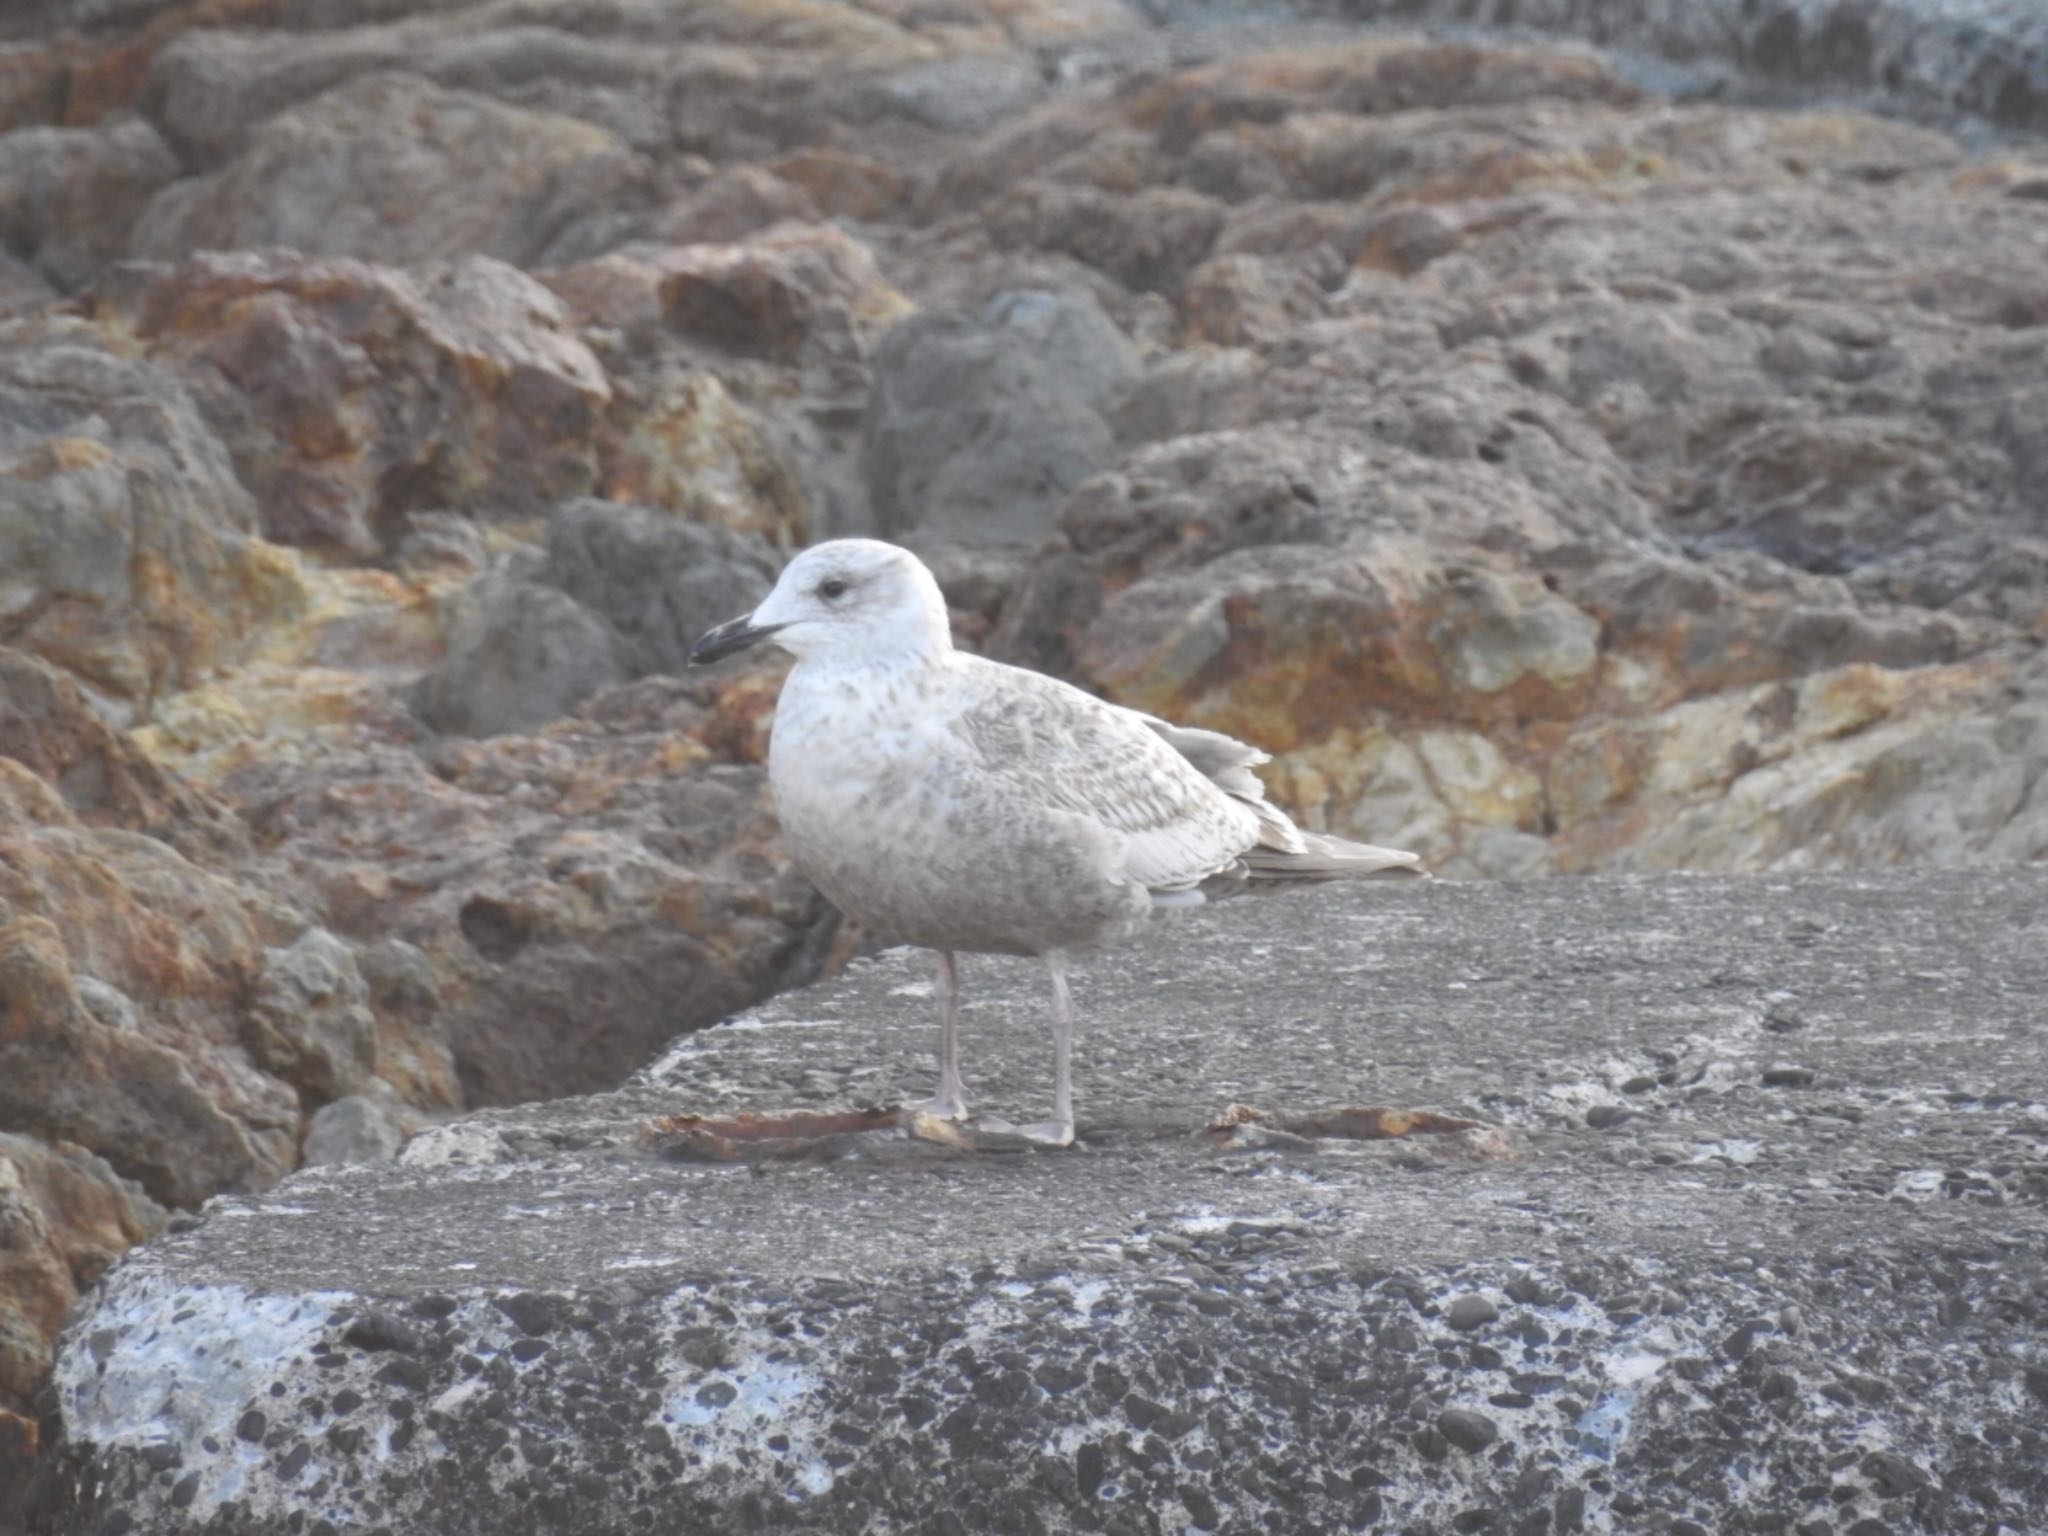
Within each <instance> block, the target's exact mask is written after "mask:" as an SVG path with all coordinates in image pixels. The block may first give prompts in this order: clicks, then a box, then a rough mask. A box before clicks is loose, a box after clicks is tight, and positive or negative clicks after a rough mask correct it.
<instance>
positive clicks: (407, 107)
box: [135, 71, 647, 265]
mask: <svg viewBox="0 0 2048 1536" xmlns="http://www.w3.org/2000/svg"><path fill="white" fill-rule="evenodd" d="M646 177H647V166H646V163H645V162H644V161H643V160H642V159H641V158H640V157H639V156H638V155H636V154H635V153H634V152H633V151H632V150H631V149H630V148H628V147H627V146H626V145H625V144H624V143H623V142H621V141H620V140H619V139H618V138H617V137H616V136H614V135H613V134H611V133H608V132H606V131H605V130H603V129H600V128H594V127H592V126H590V125H589V124H587V123H582V122H578V121H576V120H575V119H573V118H564V117H559V116H556V115H555V114H553V113H548V112H533V111H527V110H525V109H523V108H518V107H511V106H506V105H505V104H503V103H501V102H498V101H494V100H492V99H491V98H490V97H487V96H480V95H476V94H474V93H473V92H469V91H459V90H457V91H451V90H444V89H442V88H441V87H439V86H437V85H434V84H432V83H431V82H429V81H426V80H422V79H420V78H419V77H418V76H416V75H411V74H406V73H402V72H397V71H391V72H379V73H374V74H366V75H360V76H357V77H356V78H354V79H352V80H349V81H348V82H347V83H345V84H342V85H338V86H336V87H335V88H334V89H332V90H329V91H326V92H324V93H322V94H319V95H316V96H314V97H313V98H312V99H311V100H309V101H305V102H304V103H303V104H302V105H298V106H294V107H291V108H289V109H288V110H286V111H283V112H280V113H279V114H278V115H277V116H275V117H272V118H269V119H267V120H265V121H264V122H263V123H262V124H261V125H259V126H258V127H256V128H254V129H253V130H251V131H250V133H249V135H248V138H247V142H246V145H245V147H244V148H243V149H242V150H241V152H240V153H239V154H237V155H236V156H235V157H234V158H233V159H231V160H229V161H228V162H227V163H226V164H224V165H223V166H222V167H221V168H220V169H219V170H217V171H213V172H211V173H209V174H207V175H204V176H200V177H196V178H191V179H188V180H185V181H181V182H179V183H177V184H176V185H174V186H171V187H169V188H166V189H165V190H164V191H163V192H161V193H159V194H158V195H157V197H156V198H155V199H154V200H153V201H152V202H151V203H150V205H149V208H148V211H147V212H146V213H145V214H144V215H143V217H142V220H141V223H140V224H139V225H138V227H137V228H136V231H135V250H136V253H137V254H138V255H143V256H150V257H155V258H157V259H159V260H176V259H179V258H181V257H185V256H189V255H191V254H193V253H195V252H198V251H217V250H224V249H225V250H232V249H235V248H238V247H245V246H269V245H288V246H292V247H294V248H296V249H298V250H301V251H304V252H306V253H307V254H309V255H316V256H353V257H359V258H362V259H364V260H374V261H380V262H388V263H391V264H393V265H407V264H415V263H423V262H430V261H451V260H456V259H459V258H461V257H464V256H470V255H483V256H493V257H497V258H499V259H500V260H504V261H508V262H512V263H514V264H516V265H527V264H531V263H534V262H537V261H540V260H542V259H544V258H545V257H546V255H547V253H548V252H549V250H550V249H552V248H554V247H555V246H556V245H557V244H558V243H559V242H561V241H563V240H564V239H566V238H568V236H567V235H566V233H565V232H566V231H568V230H570V229H571V228H573V226H574V225H575V224H576V223H577V222H578V221H580V220H584V219H590V218H597V217H602V216H606V215H609V214H610V213H611V212H612V210H614V209H615V208H616V207H617V206H618V205H619V204H621V203H631V202H633V201H636V200H639V199H642V198H644V196H645V188H644V183H645V180H646Z"/></svg>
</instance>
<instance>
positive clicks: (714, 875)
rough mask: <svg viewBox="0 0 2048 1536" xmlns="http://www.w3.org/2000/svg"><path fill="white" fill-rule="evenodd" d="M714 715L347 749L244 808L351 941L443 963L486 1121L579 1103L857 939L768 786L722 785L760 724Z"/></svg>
mask: <svg viewBox="0 0 2048 1536" xmlns="http://www.w3.org/2000/svg"><path fill="white" fill-rule="evenodd" d="M727 686H730V685H727ZM705 699H706V695H705V694H703V693H701V692H700V691H699V688H698V687H697V686H695V685H692V686H684V685H682V684H679V683H676V682H674V681H672V680H668V679H654V678H650V679H647V680H645V681H643V682H639V683H634V684H630V685H628V686H626V687H623V688H615V689H612V690H610V691H609V692H607V693H604V694H602V695H600V696H599V697H598V698H597V699H596V700H594V701H593V702H592V703H591V705H590V706H589V707H588V708H587V709H586V710H585V711H584V712H583V713H582V714H581V715H579V716H578V717H576V718H574V719H570V720H565V721H561V722H558V723H557V724H556V725H554V726H551V727H549V728H548V729H547V730H545V731H543V732H541V733H539V734H537V735H533V736H499V737H495V738H492V739H490V740H486V741H476V742H460V743H456V742H450V743H448V744H447V745H446V746H444V747H443V748H441V749H440V750H438V751H436V752H435V753H434V754H433V755H432V757H431V761H422V760H421V759H420V758H419V757H416V756H414V755H412V754H410V753H406V752H398V751H393V750H390V749H375V748H367V747H356V748H349V747H339V746H337V747H333V748H330V749H328V750H326V751H325V752H324V753H322V754H321V755H320V756H319V757H318V758H317V759H310V758H309V759H307V760H302V761H300V762H297V763H281V762H254V763H251V764H250V765H249V766H247V767H244V768H240V769H237V770H236V771H234V772H231V773H230V774H229V775H228V777H227V779H226V781H225V784H224V788H225V789H226V790H227V791H228V792H229V793H230V794H231V795H233V796H234V797H235V798H237V799H239V800H240V801H241V802H242V803H243V804H245V805H247V806H248V807H249V808H250V817H251V822H252V826H253V828H254V830H255V833H256V835H257V837H258V839H259V842H260V843H261V844H262V845H263V846H264V847H265V848H266V849H268V850H270V852H271V853H272V854H273V855H274V856H275V857H276V858H277V859H278V860H279V861H280V862H281V864H282V865H283V867H284V868H285V869H286V870H288V871H289V873H290V878H291V880H292V881H293V884H294V888H295V889H297V890H300V891H303V892H304V893H305V895H306V897H307V899H308V900H310V901H311V902H313V903H314V904H315V905H316V907H317V909H318V910H319V911H320V912H321V913H322V915H323V920H324V921H325V922H326V924H327V926H328V927H330V928H332V929H334V930H335V931H336V932H337V933H340V934H342V935H344V936H345V937H349V938H351V939H354V940H356V941H358V942H365V941H371V940H377V939H387V938H388V939H396V940H400V941H402V942H403V943H405V944H406V945H409V946H411V947H413V948H414V949H416V950H417V951H418V952H419V953H420V954H422V955H424V956H425V957H426V962H427V966H428V968H429V972H430V974H431V976H432V978H433V980H432V983H431V985H432V987H433V988H434V990H435V991H436V993H437V994H438V996H439V999H440V1003H439V1007H438V1011H437V1023H436V1029H437V1030H438V1031H439V1032H441V1033H442V1034H443V1035H444V1037H445V1038H446V1039H447V1041H448V1042H449V1045H450V1047H451V1048H452V1050H453V1053H454V1060H455V1062H456V1065H457V1068H458V1070H459V1072H460V1075H461V1081H462V1085H463V1091H464V1093H465V1094H466V1096H467V1097H468V1099H469V1100H470V1102H472V1103H482V1102H506V1101H511V1100H518V1099H529V1098H540V1097H546V1096H550V1095H553V1094H558V1093H563V1092H574V1091H577V1090H578V1089H580V1088H582V1087H585V1086H589V1087H595V1086H597V1085H598V1084H601V1083H607V1082H616V1081H618V1080H619V1078H620V1077H622V1076H623V1075H624V1074H625V1073H626V1072H628V1071H630V1070H632V1069H633V1068H634V1067H635V1066H637V1065H639V1064H641V1063H643V1062H645V1061H646V1060H647V1059H648V1058H649V1057H650V1056H651V1055H652V1054H653V1052H654V1051H655V1050H656V1049H657V1048H658V1047H659V1046H660V1045H661V1044H662V1043H663V1042H665V1041H666V1040H668V1039H670V1038H672V1037H673V1036H674V1035H676V1034H677V1033H680V1032H682V1031H684V1030H687V1029H691V1028H694V1027H697V1026H699V1025H702V1024H706V1023H709V1022H711V1021H713V1020H715V1019H717V1018H720V1017H723V1016H724V1015H725V1014H726V1013H728V1012H730V1011H731V1010H732V1009H734V1008H736V1007H738V1006H740V1005H741V1000H743V999H746V998H749V997H754V996H758V995H760V993H761V992H763V991H764V990H766V989H767V988H769V987H771V986H772V985H775V984H776V983H777V982H778V981H780V980H781V979H782V978H784V977H786V976H787V975H789V974H792V973H797V974H802V973H805V972H807V971H809V970H811V969H813V968H814V967H815V966H816V965H818V964H819V963H820V961H821V958H822V956H823V954H824V952H825V951H824V946H825V945H826V944H827V943H828V942H829V940H830V936H831V934H832V932H833V929H834V926H835V919H834V918H833V916H832V914H831V913H830V911H829V909H828V908H826V907H825V906H824V905H823V903H822V901H821V899H820V898H818V897H817V896H816V894H815V893H814V892H812V891H811V890H810V888H809V887H808V885H807V884H806V883H805V882H803V881H802V879H801V878H800V877H798V876H797V875H796V874H795V873H794V871H793V870H792V869H791V868H790V867H789V865H788V864H787V862H786V856H785V855H783V854H782V853H781V851H780V849H779V847H778V846H777V844H776V843H775V841H774V823H773V819H772V816H771V814H770V812H769V808H768V804H767V797H766V786H765V783H764V782H763V777H762V774H761V772H760V770H759V769H758V768H754V767H735V766H725V765H723V764H721V762H720V761H719V759H720V758H721V757H724V756H725V755H726V754H727V753H728V752H730V751H732V750H733V749H734V747H737V746H740V745H741V744H742V743H740V742H738V741H733V740H732V737H733V736H734V735H735V734H737V733H736V732H735V727H736V725H737V724H738V722H739V721H741V720H744V719H746V718H749V715H747V714H745V713H741V714H737V715H730V716H725V717H723V718H721V717H716V716H714V715H713V714H712V713H711V711H710V709H709V708H707V704H706V702H705ZM765 702H766V695H765V693H759V694H757V696H756V703H755V706H754V709H753V710H752V713H751V718H754V719H756V720H758V718H759V716H760V715H762V714H765ZM721 738H723V739H721ZM745 745H747V746H748V747H749V748H750V749H751V750H753V751H755V752H758V749H759V742H758V738H757V737H756V738H755V739H753V740H751V741H749V742H747V743H745ZM454 849H460V850H461V851H460V854H459V855H451V852H450V850H454Z"/></svg>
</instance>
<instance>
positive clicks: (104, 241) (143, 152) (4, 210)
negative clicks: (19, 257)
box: [0, 118, 178, 292]
mask: <svg viewBox="0 0 2048 1536" xmlns="http://www.w3.org/2000/svg"><path fill="white" fill-rule="evenodd" d="M177 174H178V162H177V159H176V157H175V156H173V155H172V153H171V151H170V147H169V146H168V145H166V144H165V143H164V141H163V139H162V138H161V137H160V136H159V135H158V134H157V132H156V130H155V129H153V128H151V127H150V126H149V124H147V123H145V122H142V121H140V120H138V119H134V118H129V119H125V120H123V121H120V122H117V123H109V124H104V125H101V126H99V127H93V128H59V127H31V128H21V129H17V130H16V131H15V132H13V133H0V241H5V242H6V245H7V247H8V249H9V250H11V251H15V252H19V253H21V254H23V255H25V256H28V257H29V258H30V259H31V260H32V261H33V262H34V264H35V268H36V270H37V271H38V272H40V273H41V274H42V275H43V276H44V277H46V278H48V279H49V280H50V282H51V283H52V284H54V285H55V286H56V287H57V288H59V289H62V290H65V291H67V292H68V291H69V290H71V289H74V288H77V287H79V286H80V285H82V284H84V283H85V282H87V281H89V280H90V279H91V278H93V277H94V276H96V275H97V274H98V273H99V271H100V269H101V268H103V267H104V266H106V265H107V263H109V262H111V261H116V260H118V259H120V258H121V257H123V256H126V255H127V254H128V241H129V236H130V234H131V233H132V231H133V230H134V227H135V222H136V220H137V219H138V218H139V217H140V216H141V213H142V210H143V207H144V206H145V205H146V204H147V203H148V201H149V199H150V198H151V197H152V196H154V195H155V194H156V192H157V191H159V190H160V189H161V188H163V187H164V186H166V185H168V184H169V183H170V182H171V181H172V180H173V179H174V178H175V177H176V176H177Z"/></svg>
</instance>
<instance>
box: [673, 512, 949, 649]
mask: <svg viewBox="0 0 2048 1536" xmlns="http://www.w3.org/2000/svg"><path fill="white" fill-rule="evenodd" d="M764 640H767V641H770V642H772V643H773V644H775V645H777V646H779V647H781V648H782V649H783V650H785V651H788V652H789V653H790V654H792V655H794V656H798V657H810V656H816V657H821V658H830V657H847V658H854V657H859V658H861V659H863V660H870V661H888V660H892V659H902V660H913V659H918V658H922V657H927V656H931V655H936V654H939V653H942V652H944V651H945V650H946V649H947V648H949V647H950V646H951V645H952V632H951V629H950V628H949V626H948V624H947V621H946V600H945V598H944V597H943V596H941V595H940V592H939V584H938V582H937V581H936V580H934V579H933V577H932V573H931V572H930V571H929V570H927V569H926V568H925V565H924V562H923V561H922V560H920V559H918V558H917V556H915V555H913V554H912V553H911V552H910V551H909V550H907V549H900V548H898V547H897V546H896V545H894V544H884V543H882V542H881V541H880V540H879V539H834V540H832V541H831V542H830V543H826V544H814V545H813V546H811V548H809V549H807V550H805V551H804V552H803V553H802V554H800V555H798V556H797V557H796V558H795V559H794V560H792V561H790V562H789V564H788V565H787V566H785V567H783V571H782V577H781V579H780V580H778V581H777V582H776V583H775V590H774V591H772V592H770V593H769V594H768V596H767V598H766V599H765V600H764V601H763V602H762V604H761V606H760V607H758V608H756V609H755V610H754V611H753V612H752V613H749V614H744V615H742V616H741V617H739V618H737V619H733V620H731V621H730V622H728V623H725V624H721V625H719V626H718V627H717V628H716V629H714V630H711V631H709V632H708V633H707V634H705V635H704V636H703V638H701V639H700V640H698V642H697V643H696V644H695V645H694V646H692V647H691V648H690V663H691V665H693V666H701V665H703V664H704V663H706V662H712V661H717V660H719V659H720V658H721V657H725V656H731V655H734V654H736V653H738V652H740V651H744V650H747V649H749V648H750V647H752V646H755V645H758V644H760V643H761V642H762V641H764Z"/></svg>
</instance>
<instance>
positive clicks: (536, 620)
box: [407, 552, 626, 736]
mask: <svg viewBox="0 0 2048 1536" xmlns="http://www.w3.org/2000/svg"><path fill="white" fill-rule="evenodd" d="M522 553H524V552H522ZM540 575H541V568H540V562H538V561H536V560H533V559H521V558H519V557H517V556H515V557H512V558H511V559H508V560H507V561H506V562H505V563H503V564H501V565H498V566H495V567H493V568H492V569H491V570H489V571H486V572H485V573H484V574H483V575H482V576H479V577H478V578H477V579H476V581H474V582H473V583H471V584H470V585H469V586H468V587H466V588H464V589H463V591H462V592H461V594H460V595H459V596H457V597H456V598H455V599H454V600H453V602H452V604H451V608H452V611H451V613H450V615H449V617H448V619H447V620H446V624H447V633H448V653H447V655H446V656H444V657H443V658H442V659H441V661H440V663H439V664H438V665H437V666H435V667H434V668H433V669H432V670H431V671H429V672H428V673H427V674H426V675H425V676H424V677H422V678H421V679H420V680H419V682H418V684H416V685H415V686H414V688H413V689H412V690H411V692H410V693H409V694H408V696H407V702H408V703H410V704H411V706H412V708H413V709H414V711H415V712H417V713H418V715H419V717H420V718H421V719H422V720H424V721H426V722H427V724H429V725H431V726H432V727H433V728H434V729H435V730H437V731H443V732H446V733H448V734H451V735H456V736H498V735H502V734H504V733H506V732H508V731H521V732H524V731H531V730H533V729H535V728H536V727H538V726H542V725H545V724H547V722H548V721H550V720H555V719H559V718H560V717H561V716H563V715H565V714H567V713H568V712H569V711H570V710H571V709H573V708H575V707H576V706H577V705H578V704H581V703H582V702H583V701H585V700H586V699H588V698H590V697H591V695H593V694H595V693H599V692H601V691H603V690H604V689H606V688H608V687H610V686H611V685H612V684H613V683H617V682H623V681H624V680H625V677H626V669H625V666H624V665H623V663H621V661H620V660H619V657H618V654H617V650H616V646H615V643H614V640H613V637H612V632H611V629H610V628H609V626H607V625H606V624H605V622H604V621H603V620H602V619H600V618H599V617H598V616H597V615H596V614H594V613H592V612H591V611H590V610H589V609H588V608H585V607H584V606H583V605H582V604H581V603H579V602H577V601H576V599H575V598H573V597H571V596H569V595H568V594H567V593H566V592H564V591H562V590H561V589H560V588H559V587H556V586H552V585H550V584H549V583H547V582H546V581H544V580H540V579H537V578H538V577H539V576H540Z"/></svg>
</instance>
